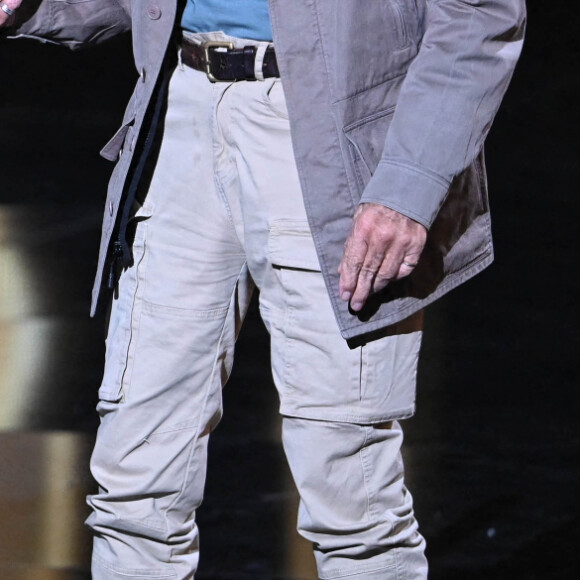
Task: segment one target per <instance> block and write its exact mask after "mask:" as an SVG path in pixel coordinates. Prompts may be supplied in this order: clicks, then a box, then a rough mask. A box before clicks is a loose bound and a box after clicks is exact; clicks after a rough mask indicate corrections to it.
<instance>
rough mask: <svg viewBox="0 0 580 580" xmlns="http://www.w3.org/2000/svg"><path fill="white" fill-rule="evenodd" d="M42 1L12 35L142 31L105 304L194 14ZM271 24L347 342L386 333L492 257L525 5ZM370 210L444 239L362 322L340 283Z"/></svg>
mask: <svg viewBox="0 0 580 580" xmlns="http://www.w3.org/2000/svg"><path fill="white" fill-rule="evenodd" d="M29 2H35V0H29ZM36 3H37V4H39V6H38V8H37V9H36V11H35V12H34V13H33V14H32V16H30V17H29V16H28V15H27V16H26V21H25V22H21V23H20V24H19V25H18V27H17V28H16V30H15V31H13V32H12V35H13V36H22V35H25V36H32V37H36V38H40V39H43V40H45V41H49V42H56V43H60V44H65V45H68V46H69V47H71V48H76V47H79V46H84V45H87V44H94V43H99V42H102V41H105V40H107V39H108V38H110V37H112V36H114V35H116V34H118V33H121V32H124V31H127V30H132V34H133V46H134V53H135V63H136V66H137V70H138V71H139V80H138V82H137V86H136V88H135V92H134V94H133V97H132V98H131V101H130V102H129V104H128V107H127V110H126V113H125V117H124V119H123V124H122V127H121V129H120V130H119V132H118V133H117V134H116V135H115V136H114V137H113V139H112V140H111V141H110V142H109V143H108V144H107V145H106V147H105V148H104V149H103V152H102V154H103V155H104V156H105V157H106V158H108V159H111V160H115V161H117V165H116V167H115V169H114V172H113V175H112V177H111V181H110V185H109V191H108V199H107V204H106V209H105V217H104V221H103V234H102V244H101V251H100V258H99V269H98V273H97V279H96V283H95V288H94V293H93V304H95V303H96V301H97V297H98V294H99V290H100V288H101V279H102V272H103V270H104V268H105V266H106V260H107V249H108V248H109V245H110V239H111V235H112V233H113V230H114V226H115V221H116V219H117V216H118V214H119V207H120V205H121V203H122V195H123V190H124V188H125V187H126V181H127V174H128V172H129V170H130V167H131V165H132V163H133V162H134V159H133V157H134V152H135V151H136V150H137V149H138V144H139V139H140V137H139V136H140V135H141V134H142V133H143V129H144V119H146V118H148V117H147V116H146V112H147V110H148V108H149V107H150V106H151V103H152V102H153V101H154V98H153V97H154V92H155V87H156V86H158V82H157V81H158V77H159V75H160V72H161V70H162V66H163V63H164V60H165V59H166V53H168V52H171V51H174V50H175V48H174V46H173V44H172V42H171V39H172V38H174V36H173V32H174V31H175V28H176V26H177V25H178V23H179V17H180V11H181V5H180V3H179V2H178V0H132V1H131V0H82V1H79V0H66V1H63V0H42V1H41V2H36ZM270 14H271V21H272V29H273V34H274V43H275V46H276V53H277V58H278V64H279V68H280V73H281V78H282V84H283V86H284V91H285V93H286V98H287V104H288V110H289V116H290V123H291V130H292V139H293V146H294V151H295V156H296V162H297V165H298V170H299V174H300V179H301V185H302V192H303V196H304V201H305V205H306V209H307V213H308V217H309V222H310V228H311V231H312V234H313V237H314V241H315V245H316V250H317V254H318V259H319V262H320V267H321V270H322V272H323V274H324V277H325V280H326V282H327V287H328V290H329V297H330V300H331V302H332V305H333V308H334V311H335V314H336V318H337V321H338V324H339V327H340V330H341V332H342V335H343V336H344V337H345V338H353V337H356V336H359V335H364V334H367V333H370V332H373V331H379V330H380V329H382V328H384V327H386V326H388V325H391V324H393V323H395V322H397V321H399V320H402V319H404V318H406V317H407V316H409V315H410V314H412V313H413V312H415V311H416V310H418V309H420V308H422V307H423V306H425V305H426V304H428V303H430V302H432V301H433V300H435V299H436V298H437V297H439V296H441V295H442V294H444V293H445V292H447V291H449V290H450V289H452V288H454V287H456V286H457V285H459V284H460V283H462V282H463V281H465V280H467V279H468V278H470V277H472V276H473V275H475V274H476V273H477V272H479V271H481V270H482V269H483V268H484V267H485V266H487V265H488V264H489V263H490V262H491V260H492V259H493V250H492V243H491V233H490V219H489V208H488V201H487V191H486V178H485V170H484V165H483V155H482V150H483V142H484V139H485V136H486V134H487V132H488V130H489V128H490V126H491V123H492V120H493V117H494V115H495V113H496V111H497V109H498V107H499V104H500V101H501V99H502V96H503V94H504V92H505V90H506V88H507V85H508V83H509V80H510V78H511V75H512V72H513V68H514V66H515V63H516V61H517V58H518V56H519V53H520V50H521V47H522V41H523V31H524V24H525V3H524V0H270ZM145 124H146V123H145ZM141 138H142V137H141ZM361 200H362V201H368V202H371V201H372V202H377V203H381V204H383V205H386V206H388V207H391V208H393V209H395V210H397V211H399V212H401V213H403V214H405V215H407V216H409V217H411V218H413V219H415V220H416V221H418V222H420V223H422V224H424V225H425V226H426V227H427V228H428V229H429V235H428V241H427V245H426V247H425V250H424V253H423V255H422V257H421V260H420V262H419V265H418V267H417V268H416V269H415V271H414V273H413V274H412V275H411V276H410V277H409V278H407V279H404V280H401V281H399V282H397V283H394V284H391V285H390V286H389V287H388V288H387V289H386V290H385V291H384V292H382V293H380V294H379V295H377V296H375V297H374V298H373V299H372V300H371V301H370V303H369V304H368V305H367V306H366V307H365V309H364V310H363V311H362V313H359V314H358V315H355V314H353V313H351V312H349V310H348V307H347V305H346V304H345V303H344V302H342V301H341V300H340V299H339V297H338V275H337V272H336V270H337V267H338V264H339V262H340V259H341V256H342V250H343V244H344V241H345V239H346V237H347V235H348V232H349V230H350V226H351V220H352V215H353V213H354V210H355V209H356V206H357V204H358V203H359V202H360V201H361ZM93 307H94V306H93Z"/></svg>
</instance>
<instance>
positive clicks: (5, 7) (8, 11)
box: [0, 0, 22, 26]
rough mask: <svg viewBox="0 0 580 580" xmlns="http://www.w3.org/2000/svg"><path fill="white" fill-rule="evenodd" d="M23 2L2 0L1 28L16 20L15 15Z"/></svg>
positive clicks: (0, 12)
mask: <svg viewBox="0 0 580 580" xmlns="http://www.w3.org/2000/svg"><path fill="white" fill-rule="evenodd" d="M21 3H22V0H0V26H7V25H9V24H11V23H12V22H13V20H14V14H15V12H16V10H17V8H18V7H19V6H20V4H21Z"/></svg>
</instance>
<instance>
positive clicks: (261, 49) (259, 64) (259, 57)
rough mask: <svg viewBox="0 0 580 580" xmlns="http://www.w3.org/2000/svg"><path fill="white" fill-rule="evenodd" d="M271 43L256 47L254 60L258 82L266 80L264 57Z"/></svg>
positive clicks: (262, 43) (261, 43)
mask: <svg viewBox="0 0 580 580" xmlns="http://www.w3.org/2000/svg"><path fill="white" fill-rule="evenodd" d="M268 46H269V43H267V42H260V43H259V44H258V46H257V47H256V58H255V60H254V76H255V77H256V80H257V81H263V80H264V55H265V54H266V49H267V48H268Z"/></svg>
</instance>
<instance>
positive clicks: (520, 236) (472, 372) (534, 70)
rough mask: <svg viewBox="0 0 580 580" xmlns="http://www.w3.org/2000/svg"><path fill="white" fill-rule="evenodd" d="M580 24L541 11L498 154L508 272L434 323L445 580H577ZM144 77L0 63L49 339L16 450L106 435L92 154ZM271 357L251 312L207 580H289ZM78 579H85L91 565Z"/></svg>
mask: <svg viewBox="0 0 580 580" xmlns="http://www.w3.org/2000/svg"><path fill="white" fill-rule="evenodd" d="M577 22H578V7H577V5H576V3H575V2H571V1H570V0H568V1H564V0H552V1H550V2H538V1H535V2H530V3H529V26H528V36H527V41H526V45H525V48H524V53H523V56H522V59H521V61H520V65H519V67H518V69H517V72H516V74H515V77H514V80H513V83H512V85H511V88H510V90H509V92H508V95H507V96H506V99H505V101H504V103H503V105H502V108H501V110H500V112H499V114H498V116H497V119H496V123H495V125H494V128H493V129H492V132H491V134H490V136H489V139H488V142H487V147H486V151H487V160H488V167H489V185H490V192H491V205H492V217H493V224H494V235H495V240H496V262H495V264H494V265H493V266H492V267H491V268H490V269H488V270H487V271H486V272H484V273H483V274H481V275H480V276H478V277H477V278H476V279H475V280H473V281H471V282H469V283H467V284H465V285H464V286H463V287H461V288H459V289H458V290H455V291H454V292H453V293H451V294H450V295H448V296H446V297H445V298H443V299H442V300H440V301H439V302H438V303H436V304H435V305H433V306H431V307H429V309H428V311H427V316H426V333H425V340H424V348H423V356H422V362H421V367H420V375H419V391H418V412H417V415H416V416H415V418H413V419H412V420H409V421H407V422H406V423H405V428H406V433H407V438H406V450H405V456H406V465H407V473H408V475H407V480H408V484H409V487H410V488H411V490H412V491H413V493H414V496H415V502H416V511H417V514H418V518H419V521H420V524H421V529H422V531H423V534H424V535H425V536H426V537H427V541H428V555H429V557H430V560H431V578H433V579H434V580H438V579H445V580H454V579H458V580H459V579H464V578H470V579H472V580H477V579H480V578H481V579H484V578H485V579H489V578H493V579H510V580H520V579H521V580H532V579H542V580H547V579H556V578H557V579H559V580H566V579H569V578H570V579H571V578H576V577H577V574H578V569H580V552H579V550H578V546H579V545H580V521H579V519H580V510H579V502H578V495H579V494H578V483H579V481H580V478H579V465H578V457H579V454H580V453H579V452H580V435H579V430H578V428H577V422H578V421H577V417H578V412H579V408H578V369H577V361H578V334H579V330H578V305H577V300H578V290H579V288H578V286H579V279H580V278H579V276H578V261H577V259H576V253H577V245H578V244H577V241H576V238H577V232H578V228H577V225H576V222H577V216H578V209H579V208H580V201H579V199H578V184H577V182H578V177H579V174H580V171H579V162H578V154H579V153H580V151H579V148H578V145H577V140H578V138H579V131H578V120H579V119H578V105H577V100H578V99H577V92H578V89H579V88H580V67H579V64H580V63H579V60H580V59H579V49H578V45H577V42H576V37H577V32H578V24H577ZM135 77H136V75H135V71H134V69H133V66H132V62H131V53H130V42H129V39H127V38H123V39H120V40H119V41H116V42H114V43H111V44H109V45H107V46H104V47H102V48H99V49H94V50H91V51H85V52H81V53H70V52H68V51H66V50H64V49H61V48H58V47H51V46H40V45H38V44H36V43H34V42H30V41H19V42H10V43H5V44H2V45H1V46H0V83H1V84H0V167H1V174H2V177H1V178H0V216H4V217H3V221H1V220H0V230H1V229H2V227H5V229H6V231H7V232H8V234H5V239H4V243H9V244H11V245H15V246H18V248H19V251H20V254H19V255H21V256H22V259H23V260H24V261H25V262H26V268H27V270H28V271H29V272H31V273H32V274H31V276H30V279H29V282H28V284H29V285H31V288H32V290H31V291H34V294H35V296H36V300H35V302H34V307H33V308H32V310H29V311H27V313H26V316H28V317H32V318H35V319H42V320H45V321H49V322H50V321H52V322H51V323H52V324H53V326H54V333H53V335H52V336H53V339H52V340H53V342H52V344H51V356H50V357H48V360H46V361H45V362H44V365H45V367H44V368H43V372H42V381H39V387H38V389H37V391H36V392H35V397H34V398H33V400H32V401H31V403H30V404H29V406H28V407H27V412H26V414H25V415H24V416H23V418H22V419H21V423H20V425H19V426H18V430H21V431H23V432H28V431H39V432H43V433H44V432H50V431H52V430H67V431H74V432H78V433H83V434H85V435H86V436H87V437H89V438H90V437H92V433H94V430H95V429H96V425H97V420H96V416H95V413H94V410H93V409H94V405H95V404H96V390H97V387H98V384H99V381H100V376H101V365H102V357H103V349H102V339H103V335H104V330H103V329H104V317H103V315H102V314H101V315H99V316H98V317H97V319H96V320H92V321H91V320H89V319H88V318H87V312H88V308H89V297H90V288H91V284H92V276H93V273H94V268H95V265H96V256H97V248H98V241H99V226H100V219H101V211H102V209H101V208H102V205H103V203H104V195H105V190H106V182H107V178H108V175H109V173H110V171H111V169H112V166H111V165H110V164H109V163H108V162H106V161H104V160H102V159H100V158H99V157H98V155H97V152H98V150H99V148H100V147H101V146H102V145H103V144H104V143H105V142H106V141H107V139H108V138H109V137H110V136H111V134H112V133H113V132H114V131H115V129H116V127H117V125H118V124H119V123H120V119H121V116H122V112H123V109H124V105H125V102H126V99H127V98H128V96H129V94H130V92H131V89H132V84H133V82H134V80H135ZM6 224H8V225H6ZM0 234H2V232H1V231H0ZM6 240H8V242H6ZM1 244H2V237H1V236H0V245H1ZM0 275H7V274H6V272H5V271H2V272H1V273H0ZM0 328H1V327H0ZM257 355H258V356H257ZM267 358H268V339H267V336H266V334H265V331H264V330H263V328H262V325H261V323H260V321H259V320H258V317H257V312H256V309H255V307H254V309H253V310H252V312H251V313H250V316H249V318H248V321H247V324H246V328H245V329H244V332H243V335H242V337H241V339H240V342H239V347H238V356H237V365H236V370H235V373H234V377H233V378H232V380H231V382H230V383H229V384H228V387H227V389H226V393H225V407H226V416H225V419H224V420H223V422H222V425H220V428H219V429H218V430H217V432H216V434H215V435H214V436H213V440H212V444H211V445H212V455H211V459H210V471H209V480H208V492H207V497H206V503H205V505H204V507H203V509H202V510H200V514H199V521H200V526H201V527H202V542H203V543H202V546H203V556H202V567H201V569H200V574H199V578H200V579H202V580H203V579H206V580H207V579H209V578H226V579H230V578H231V579H234V578H264V579H271V578H283V577H284V578H290V577H294V576H290V574H291V572H289V569H290V568H291V567H292V566H289V565H285V566H286V567H285V568H284V569H281V566H282V564H281V562H284V561H286V562H287V561H288V558H289V556H288V544H289V543H292V541H293V540H291V537H292V532H291V531H289V530H288V526H287V525H286V524H284V525H282V522H286V521H287V520H288V519H289V517H290V519H292V518H293V517H294V516H288V511H289V506H291V507H292V508H293V506H294V503H295V494H294V492H293V491H292V490H291V488H290V487H289V486H288V473H287V469H286V466H285V463H284V459H283V456H282V453H281V450H280V446H279V443H278V441H277V438H276V432H277V429H278V419H277V417H276V414H275V411H276V405H277V401H276V395H275V392H274V388H273V387H272V385H271V380H270V377H269V372H268V365H267ZM257 360H259V362H260V364H257ZM1 373H2V369H0V375H1ZM11 429H12V428H11ZM1 457H2V454H1V450H0V459H1ZM4 465H5V464H4ZM0 469H2V463H0ZM79 469H81V470H86V465H81V466H79ZM2 477H3V476H2V474H1V471H0V478H2ZM4 478H5V481H8V479H7V476H6V475H4ZM16 484H17V482H16ZM90 485H92V484H91V483H90V481H89V480H88V476H87V486H88V487H90ZM2 517H4V514H3V515H2ZM296 557H302V556H296ZM74 573H75V574H77V575H76V576H74V578H77V577H78V578H85V577H88V575H87V574H88V573H87V571H86V565H84V564H82V563H81V565H77V567H76V571H75V572H74ZM3 577H8V576H3ZM14 577H16V576H14ZM62 577H63V578H64V576H62ZM68 577H69V576H67V578H68ZM304 577H306V576H304ZM51 578H52V576H51ZM55 578H56V576H55ZM70 578H73V576H70Z"/></svg>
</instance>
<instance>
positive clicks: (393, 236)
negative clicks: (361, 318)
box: [338, 203, 427, 312]
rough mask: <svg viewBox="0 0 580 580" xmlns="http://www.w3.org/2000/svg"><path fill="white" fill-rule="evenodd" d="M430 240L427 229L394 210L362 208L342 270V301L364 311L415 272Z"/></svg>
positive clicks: (376, 206)
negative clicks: (385, 290)
mask: <svg viewBox="0 0 580 580" xmlns="http://www.w3.org/2000/svg"><path fill="white" fill-rule="evenodd" d="M426 238H427V229H426V228H425V226H423V225H422V224H420V223H419V222H416V221H414V220H412V219H411V218H409V217H407V216H405V215H403V214H401V213H399V212H397V211H395V210H393V209H390V208H388V207H385V206H383V205H379V204H376V203H362V204H361V205H359V207H358V209H357V211H356V212H355V214H354V218H353V224H352V229H351V232H350V235H349V237H348V239H347V241H346V244H345V246H344V255H343V258H342V262H341V263H340V267H339V268H338V272H339V274H340V285H339V292H340V297H341V298H342V299H343V300H345V301H350V307H351V309H352V310H354V311H355V312H356V311H359V310H361V309H362V307H363V306H364V305H365V302H366V301H367V299H368V297H369V296H370V295H371V294H373V293H375V292H378V291H379V290H382V289H383V288H385V287H386V286H387V285H388V284H389V282H392V281H394V280H399V279H400V278H404V277H405V276H408V275H409V274H411V272H413V269H414V268H415V266H416V265H417V262H418V261H419V257H420V256H421V252H422V251H423V247H424V246H425V241H426Z"/></svg>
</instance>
